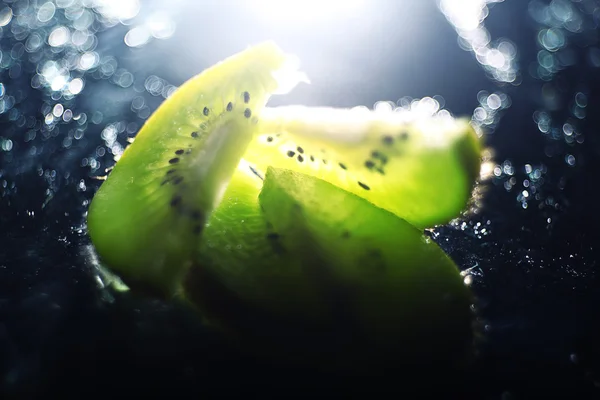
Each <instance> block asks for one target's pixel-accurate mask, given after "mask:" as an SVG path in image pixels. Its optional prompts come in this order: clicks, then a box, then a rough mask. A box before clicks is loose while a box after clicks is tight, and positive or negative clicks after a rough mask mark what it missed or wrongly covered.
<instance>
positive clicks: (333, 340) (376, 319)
mask: <svg viewBox="0 0 600 400" xmlns="http://www.w3.org/2000/svg"><path fill="white" fill-rule="evenodd" d="M238 179H239V181H238ZM251 181H252V180H251V179H245V178H244V176H243V175H242V173H240V172H237V173H236V175H235V176H234V178H233V180H232V182H231V183H232V185H231V186H230V188H229V190H228V193H227V194H226V196H225V198H224V200H223V202H222V204H221V206H220V207H219V208H218V209H217V210H216V211H215V213H214V214H213V216H212V217H211V219H210V220H209V222H210V223H209V226H208V227H207V229H206V231H205V232H204V236H203V238H202V242H203V243H202V251H200V254H201V256H200V259H199V260H201V261H200V262H199V263H198V265H197V266H195V267H194V268H192V270H191V273H190V275H189V276H188V280H187V281H186V289H187V292H188V294H189V298H190V299H191V300H192V301H193V302H194V303H195V304H196V305H197V306H198V307H200V309H201V310H202V311H203V314H204V315H206V316H208V317H209V319H211V320H212V322H214V323H215V324H217V325H221V326H222V327H224V328H225V329H229V330H231V331H232V332H235V333H236V334H237V335H239V336H240V337H242V338H243V339H242V340H245V341H250V343H251V346H250V347H252V348H255V349H256V348H258V349H264V350H265V351H266V352H267V353H269V352H270V353H271V354H277V355H281V354H285V355H286V357H289V356H293V357H295V358H300V359H304V360H305V361H306V362H308V363H311V364H316V365H321V366H324V367H325V368H329V367H333V368H336V369H337V368H338V367H342V366H353V367H357V366H358V367H360V369H364V368H367V369H371V368H377V365H378V364H379V363H381V361H382V360H384V359H385V360H388V361H391V360H393V359H396V361H397V362H400V361H398V358H399V357H400V358H401V362H407V363H411V362H418V360H421V361H427V362H431V360H432V359H434V360H436V361H445V362H454V361H456V360H464V359H465V356H466V355H467V353H468V351H469V349H470V346H471V343H472V339H473V332H472V328H471V323H472V317H473V316H472V312H471V309H470V305H471V304H472V301H473V299H472V297H471V294H470V291H469V290H468V288H467V287H466V286H465V285H464V284H463V281H462V278H461V276H460V274H459V271H458V269H457V268H456V266H455V264H454V263H453V262H452V261H451V260H450V259H449V258H448V257H447V256H446V254H445V253H444V252H443V251H442V250H441V249H440V248H439V247H438V246H437V245H436V244H435V243H434V242H432V241H430V240H429V239H428V238H426V237H425V236H424V235H423V234H422V232H421V231H420V230H419V229H417V228H415V227H414V226H412V225H411V224H409V223H408V222H406V221H405V220H403V219H401V218H399V217H397V216H396V215H394V214H392V213H391V212H389V211H386V210H384V209H382V208H379V207H376V206H374V205H373V204H371V203H370V202H368V201H367V200H365V199H363V198H361V197H359V196H356V195H354V194H352V193H349V192H347V191H345V190H342V189H340V188H339V187H336V186H335V185H333V184H331V183H329V182H326V181H324V180H321V179H318V178H315V177H311V176H308V175H305V174H302V173H298V172H294V171H290V170H285V169H277V168H272V167H269V168H268V170H267V173H266V176H265V178H264V185H263V186H262V190H261V191H260V195H259V197H258V204H257V202H256V198H255V195H254V194H251V195H249V193H256V189H255V184H256V182H255V184H252V185H253V186H254V187H245V188H244V187H243V185H249V182H251ZM238 185H239V186H238ZM238 190H239V191H238ZM229 195H230V196H229ZM225 243H227V244H225ZM223 244H225V247H223ZM207 282H208V284H207ZM209 284H210V286H211V287H212V288H211V289H210V290H207V286H208V285H209ZM282 326H283V327H287V328H288V331H285V330H284V331H283V333H282V330H281V327H282ZM267 327H270V328H267ZM274 327H276V328H274ZM311 339H314V340H311ZM286 340H287V342H286ZM315 343H318V344H315ZM286 352H287V353H286ZM343 368H346V367H343Z"/></svg>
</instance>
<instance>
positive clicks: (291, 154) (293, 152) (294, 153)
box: [287, 150, 296, 157]
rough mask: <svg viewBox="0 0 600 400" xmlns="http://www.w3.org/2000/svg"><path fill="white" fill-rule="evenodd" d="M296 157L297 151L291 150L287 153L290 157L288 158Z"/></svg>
mask: <svg viewBox="0 0 600 400" xmlns="http://www.w3.org/2000/svg"><path fill="white" fill-rule="evenodd" d="M295 155H296V152H295V151H292V150H289V151H288V152H287V156H288V157H294V156H295Z"/></svg>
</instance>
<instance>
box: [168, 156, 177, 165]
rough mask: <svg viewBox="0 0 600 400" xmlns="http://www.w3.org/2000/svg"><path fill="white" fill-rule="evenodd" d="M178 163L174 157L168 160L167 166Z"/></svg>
mask: <svg viewBox="0 0 600 400" xmlns="http://www.w3.org/2000/svg"><path fill="white" fill-rule="evenodd" d="M178 162H179V158H177V157H175V158H171V159H170V160H169V164H177V163H178Z"/></svg>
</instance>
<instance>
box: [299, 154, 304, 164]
mask: <svg viewBox="0 0 600 400" xmlns="http://www.w3.org/2000/svg"><path fill="white" fill-rule="evenodd" d="M298 161H300V162H304V157H302V156H301V155H300V154H298Z"/></svg>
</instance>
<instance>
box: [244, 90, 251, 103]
mask: <svg viewBox="0 0 600 400" xmlns="http://www.w3.org/2000/svg"><path fill="white" fill-rule="evenodd" d="M243 95H244V103H246V104H248V102H249V101H250V93H248V92H244V94H243Z"/></svg>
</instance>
